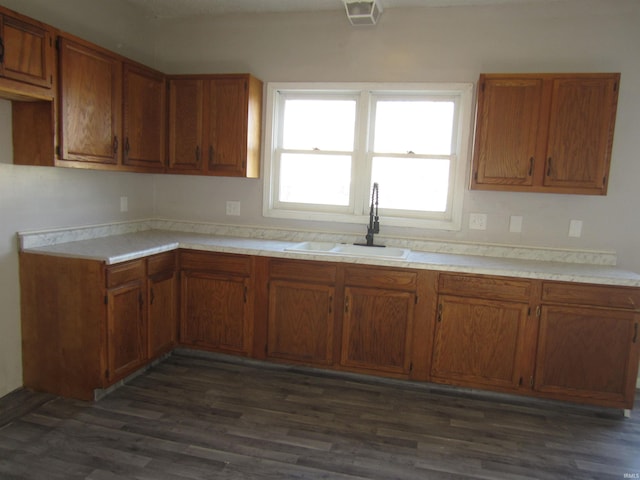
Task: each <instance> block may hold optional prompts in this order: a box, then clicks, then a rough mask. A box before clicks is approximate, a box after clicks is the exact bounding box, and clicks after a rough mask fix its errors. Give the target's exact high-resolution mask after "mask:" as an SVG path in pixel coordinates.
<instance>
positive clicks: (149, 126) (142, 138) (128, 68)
mask: <svg viewBox="0 0 640 480" xmlns="http://www.w3.org/2000/svg"><path fill="white" fill-rule="evenodd" d="M123 75H124V77H123V78H124V80H123V95H124V102H123V129H124V132H123V138H124V145H123V159H122V163H123V165H127V166H132V167H142V168H144V169H145V170H158V171H162V170H163V169H164V166H165V131H166V128H165V118H166V107H165V103H166V102H165V98H166V84H165V77H164V75H163V74H161V73H159V72H156V71H154V70H150V69H148V68H145V67H142V66H140V65H135V64H132V63H130V62H124V68H123Z"/></svg>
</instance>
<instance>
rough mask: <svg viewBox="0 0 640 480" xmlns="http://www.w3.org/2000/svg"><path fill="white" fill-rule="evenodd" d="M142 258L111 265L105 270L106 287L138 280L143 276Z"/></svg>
mask: <svg viewBox="0 0 640 480" xmlns="http://www.w3.org/2000/svg"><path fill="white" fill-rule="evenodd" d="M144 262H145V261H144V259H141V260H134V261H132V262H126V263H120V264H117V265H111V266H109V267H107V270H106V275H107V279H106V283H107V288H113V287H117V286H118V285H124V284H125V283H129V282H132V281H134V280H139V279H141V278H144V276H145V268H144Z"/></svg>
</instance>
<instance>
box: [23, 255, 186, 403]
mask: <svg viewBox="0 0 640 480" xmlns="http://www.w3.org/2000/svg"><path fill="white" fill-rule="evenodd" d="M175 266H176V261H175V254H174V253H173V252H168V253H162V254H158V255H154V256H151V257H149V258H146V259H139V260H132V261H129V262H125V263H121V264H117V265H105V264H104V263H103V262H100V261H96V260H85V259H76V258H64V257H54V256H48V255H38V254H26V253H21V254H20V285H21V308H22V356H23V376H24V385H25V386H26V387H28V388H33V389H35V390H41V391H46V392H50V393H54V394H56V395H62V396H68V397H74V398H79V399H83V400H92V399H93V398H94V396H95V391H96V390H99V389H104V388H106V387H108V386H110V385H112V384H114V383H115V382H117V381H118V380H121V379H122V378H124V377H126V376H127V375H129V374H131V373H133V372H134V371H135V370H137V369H139V368H140V367H143V366H144V365H146V364H148V362H149V361H150V360H152V359H153V358H156V357H158V356H159V355H161V354H163V353H166V352H169V351H170V350H172V349H173V347H174V346H175V338H176V329H177V323H176V319H177V310H176V305H177V297H176V293H177V292H176V288H175V286H176V284H175ZM163 279H165V280H166V281H168V282H169V283H166V282H163V283H162V288H158V284H159V283H158V282H161V281H163ZM158 307H159V308H158Z"/></svg>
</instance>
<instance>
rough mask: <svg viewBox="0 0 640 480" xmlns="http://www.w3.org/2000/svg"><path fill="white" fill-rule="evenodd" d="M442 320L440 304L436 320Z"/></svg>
mask: <svg viewBox="0 0 640 480" xmlns="http://www.w3.org/2000/svg"><path fill="white" fill-rule="evenodd" d="M441 321H442V304H440V305H438V322H441Z"/></svg>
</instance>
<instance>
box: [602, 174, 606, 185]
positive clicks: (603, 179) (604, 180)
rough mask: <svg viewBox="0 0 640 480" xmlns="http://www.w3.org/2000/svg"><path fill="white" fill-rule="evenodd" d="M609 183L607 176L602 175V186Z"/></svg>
mask: <svg viewBox="0 0 640 480" xmlns="http://www.w3.org/2000/svg"><path fill="white" fill-rule="evenodd" d="M606 184H607V176H606V175H605V176H604V177H602V186H603V187H604V186H605V185H606Z"/></svg>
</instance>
